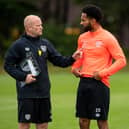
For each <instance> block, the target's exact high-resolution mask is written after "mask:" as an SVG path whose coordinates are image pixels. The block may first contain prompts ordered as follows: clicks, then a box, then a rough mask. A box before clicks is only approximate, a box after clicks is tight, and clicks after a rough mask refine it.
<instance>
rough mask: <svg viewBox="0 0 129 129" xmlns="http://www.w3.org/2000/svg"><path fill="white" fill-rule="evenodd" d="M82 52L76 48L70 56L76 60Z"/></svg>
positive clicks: (80, 56)
mask: <svg viewBox="0 0 129 129" xmlns="http://www.w3.org/2000/svg"><path fill="white" fill-rule="evenodd" d="M82 54H83V52H82V51H81V50H77V51H75V52H74V53H73V55H72V57H73V58H74V59H75V60H78V59H80V58H82Z"/></svg>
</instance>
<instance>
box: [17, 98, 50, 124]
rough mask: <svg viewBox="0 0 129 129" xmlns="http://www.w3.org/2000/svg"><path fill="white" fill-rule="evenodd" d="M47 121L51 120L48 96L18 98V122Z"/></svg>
mask: <svg viewBox="0 0 129 129" xmlns="http://www.w3.org/2000/svg"><path fill="white" fill-rule="evenodd" d="M49 121H51V102H50V99H49V98H43V99H19V100H18V122H20V123H44V122H49Z"/></svg>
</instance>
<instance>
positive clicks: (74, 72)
mask: <svg viewBox="0 0 129 129" xmlns="http://www.w3.org/2000/svg"><path fill="white" fill-rule="evenodd" d="M72 73H73V74H74V75H75V76H76V77H80V76H81V74H80V69H73V70H72Z"/></svg>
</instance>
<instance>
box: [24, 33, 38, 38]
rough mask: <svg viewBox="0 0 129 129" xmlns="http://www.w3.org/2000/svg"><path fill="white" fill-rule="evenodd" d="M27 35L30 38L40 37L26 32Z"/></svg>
mask: <svg viewBox="0 0 129 129" xmlns="http://www.w3.org/2000/svg"><path fill="white" fill-rule="evenodd" d="M26 35H28V36H30V37H32V38H36V37H38V36H36V35H33V34H32V33H29V32H26Z"/></svg>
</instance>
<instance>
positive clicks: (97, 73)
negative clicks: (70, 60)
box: [93, 71, 101, 80]
mask: <svg viewBox="0 0 129 129" xmlns="http://www.w3.org/2000/svg"><path fill="white" fill-rule="evenodd" d="M93 77H94V79H96V80H101V77H100V76H99V72H97V71H96V72H94V73H93Z"/></svg>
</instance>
